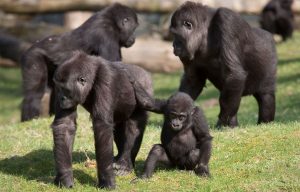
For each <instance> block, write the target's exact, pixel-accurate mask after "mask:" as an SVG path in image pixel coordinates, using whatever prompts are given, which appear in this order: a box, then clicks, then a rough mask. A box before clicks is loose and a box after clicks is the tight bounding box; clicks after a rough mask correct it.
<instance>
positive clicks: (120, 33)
mask: <svg viewBox="0 0 300 192" xmlns="http://www.w3.org/2000/svg"><path fill="white" fill-rule="evenodd" d="M137 25H138V22H137V16H136V14H135V12H134V11H133V10H132V9H130V8H128V7H125V6H123V5H121V4H118V3H116V4H113V5H112V6H109V7H107V8H105V9H103V10H102V11H99V12H97V13H95V14H94V15H93V16H92V17H90V18H89V19H88V20H87V21H86V22H85V23H83V24H82V25H81V26H80V27H78V28H77V29H75V30H73V31H70V32H67V33H65V34H62V35H56V36H51V37H47V38H45V39H43V40H41V41H38V42H36V43H35V44H33V46H32V47H31V48H30V49H28V50H27V51H26V52H25V53H24V55H23V57H22V58H21V65H22V76H23V92H24V100H23V104H22V116H21V120H22V121H26V120H30V119H32V118H35V117H39V116H40V115H41V110H42V109H41V99H42V97H43V95H44V93H45V92H46V91H47V90H50V91H51V101H50V113H54V111H55V104H54V100H55V99H54V96H55V93H53V92H54V89H53V87H54V85H53V81H52V78H53V74H54V72H55V69H56V67H57V66H58V65H60V64H61V63H63V62H64V61H66V59H68V58H69V57H70V56H71V53H72V51H75V50H81V51H84V52H85V53H87V54H89V55H99V56H102V57H103V58H105V59H108V60H110V61H120V60H121V50H120V48H121V47H130V46H131V45H132V44H133V43H134V39H135V38H134V31H135V29H136V27H137Z"/></svg>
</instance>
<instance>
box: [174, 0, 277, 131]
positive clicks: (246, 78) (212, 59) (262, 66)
mask: <svg viewBox="0 0 300 192" xmlns="http://www.w3.org/2000/svg"><path fill="white" fill-rule="evenodd" d="M170 32H171V33H172V34H173V36H174V41H173V47H174V54H175V55H176V56H178V57H179V58H180V60H181V61H182V63H183V65H184V74H183V77H182V80H181V84H180V87H179V91H182V92H185V93H187V94H189V95H190V96H191V97H192V98H193V99H194V100H195V99H196V98H197V97H198V96H199V94H200V93H201V92H202V89H203V87H204V86H205V83H206V80H207V79H208V80H209V81H211V82H212V84H213V85H214V86H215V87H216V88H217V89H218V90H219V91H220V99H219V101H220V108H221V110H220V114H219V120H218V124H217V125H218V126H222V125H224V126H230V127H234V126H237V125H238V121H237V111H238V108H239V105H240V101H241V97H242V96H246V95H253V96H254V97H255V98H256V100H257V102H258V105H259V118H258V123H262V122H270V121H273V120H274V114H275V84H276V65H277V56H276V50H275V43H274V40H273V37H272V35H271V34H270V33H268V32H266V31H264V30H262V29H258V28H252V27H250V26H249V24H248V23H247V22H246V21H244V20H243V19H242V18H241V17H240V16H239V15H238V14H236V13H235V12H233V11H231V10H229V9H226V8H219V9H217V10H215V9H211V8H209V7H207V6H203V5H202V4H200V3H193V2H186V3H184V4H183V5H182V6H181V7H179V8H178V9H177V10H176V11H175V13H174V14H173V16H172V20H171V26H170Z"/></svg>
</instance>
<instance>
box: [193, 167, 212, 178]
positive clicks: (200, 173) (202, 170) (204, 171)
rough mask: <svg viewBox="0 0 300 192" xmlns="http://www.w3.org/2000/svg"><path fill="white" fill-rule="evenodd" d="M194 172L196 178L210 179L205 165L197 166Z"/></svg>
mask: <svg viewBox="0 0 300 192" xmlns="http://www.w3.org/2000/svg"><path fill="white" fill-rule="evenodd" d="M194 171H195V173H196V175H198V176H202V177H210V173H209V168H208V166H207V165H198V166H197V167H196V168H195V170H194Z"/></svg>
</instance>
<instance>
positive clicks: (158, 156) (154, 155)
mask: <svg viewBox="0 0 300 192" xmlns="http://www.w3.org/2000/svg"><path fill="white" fill-rule="evenodd" d="M157 162H161V163H164V164H166V165H169V164H171V162H170V160H169V158H168V156H167V154H166V151H165V149H164V148H163V146H162V145H160V144H155V145H154V146H153V147H152V149H151V151H150V152H149V155H148V157H147V159H146V162H145V167H144V173H143V175H142V178H150V177H151V176H152V174H153V171H154V169H155V166H156V164H157Z"/></svg>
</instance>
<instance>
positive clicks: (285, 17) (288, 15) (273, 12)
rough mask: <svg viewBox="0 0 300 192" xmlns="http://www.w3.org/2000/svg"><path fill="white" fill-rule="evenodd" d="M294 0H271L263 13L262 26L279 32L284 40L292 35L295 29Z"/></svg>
mask: <svg viewBox="0 0 300 192" xmlns="http://www.w3.org/2000/svg"><path fill="white" fill-rule="evenodd" d="M292 4H293V0H271V1H269V3H267V5H266V6H265V7H264V9H263V11H262V13H261V21H260V24H261V27H262V28H263V29H265V30H267V31H269V32H270V33H273V34H279V35H281V37H282V40H283V41H285V40H286V39H288V38H290V37H292V35H293V31H294V24H293V23H294V14H293V11H292Z"/></svg>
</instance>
